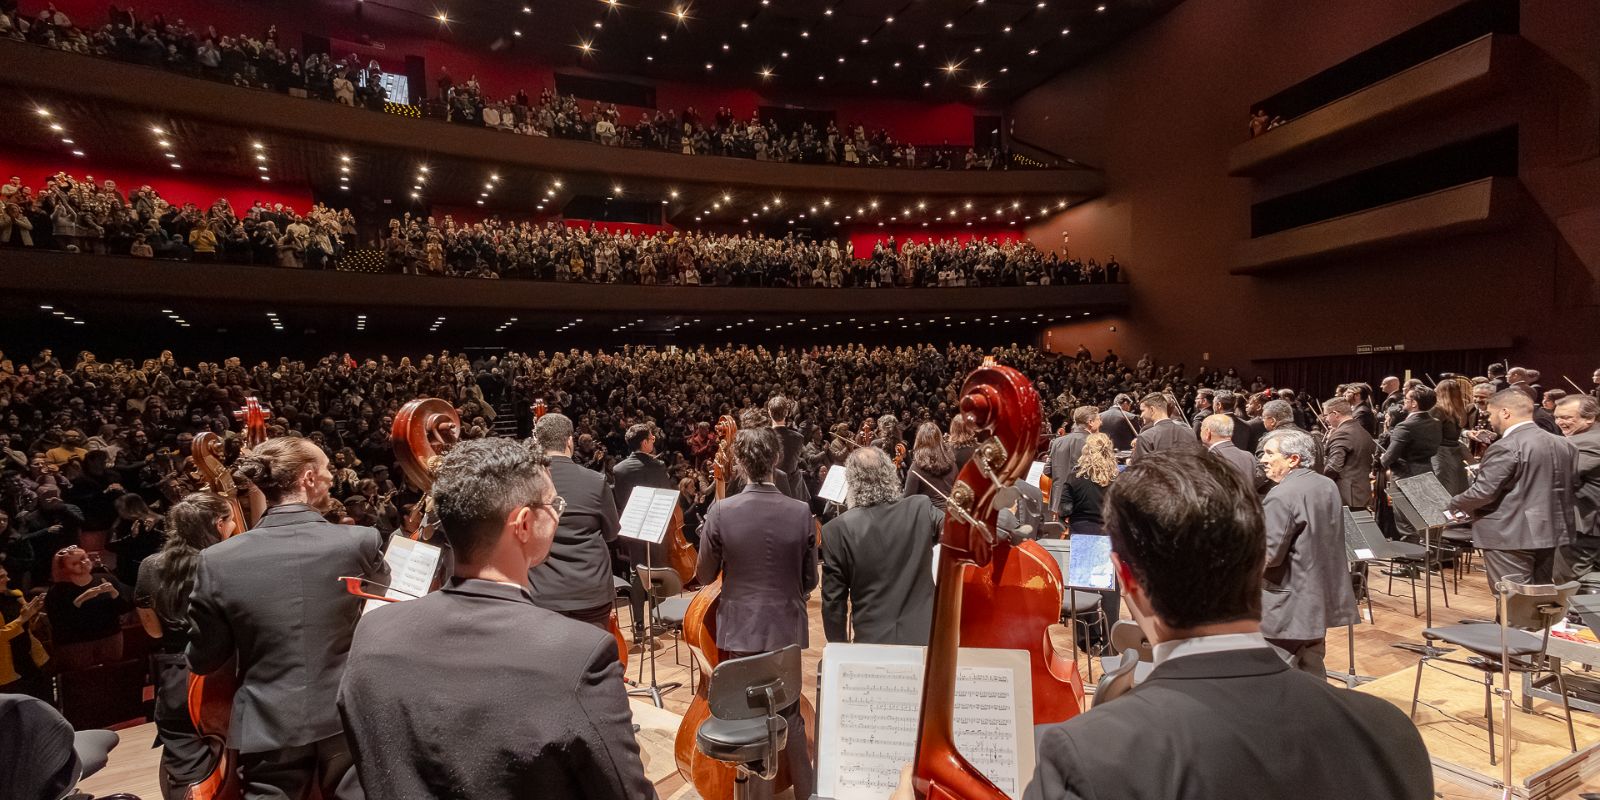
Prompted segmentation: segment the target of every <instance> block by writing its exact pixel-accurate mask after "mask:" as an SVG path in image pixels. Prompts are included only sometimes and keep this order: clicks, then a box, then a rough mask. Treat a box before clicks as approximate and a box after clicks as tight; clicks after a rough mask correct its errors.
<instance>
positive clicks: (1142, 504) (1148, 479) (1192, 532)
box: [1105, 450, 1266, 628]
mask: <svg viewBox="0 0 1600 800" xmlns="http://www.w3.org/2000/svg"><path fill="white" fill-rule="evenodd" d="M1105 528H1106V532H1107V533H1108V534H1110V535H1111V548H1112V550H1113V551H1114V552H1116V554H1117V557H1118V558H1120V559H1121V560H1122V563H1124V564H1126V565H1127V566H1128V569H1129V571H1131V572H1132V573H1133V575H1134V577H1135V578H1136V579H1137V580H1138V582H1139V585H1140V586H1142V587H1144V591H1145V593H1146V594H1147V595H1148V596H1149V597H1150V602H1151V605H1152V606H1153V607H1154V609H1155V612H1156V614H1158V615H1160V617H1161V619H1162V621H1163V622H1165V623H1166V624H1168V625H1170V626H1172V627H1174V628H1193V627H1196V626H1200V625H1212V624H1219V623H1225V622H1235V621H1238V620H1246V619H1260V618H1261V570H1262V565H1263V563H1264V562H1265V559H1266V530H1265V525H1264V523H1263V520H1262V514H1261V502H1260V501H1259V500H1257V499H1256V493H1255V490H1254V488H1253V487H1251V486H1249V485H1248V484H1246V483H1245V481H1244V478H1243V477H1241V476H1240V474H1239V472H1238V470H1236V469H1234V468H1233V467H1232V466H1231V465H1229V464H1228V462H1226V461H1223V460H1222V459H1221V458H1218V457H1217V456H1215V455H1212V454H1211V453H1208V452H1204V451H1190V450H1166V451H1162V452H1158V453H1151V454H1149V455H1146V456H1144V457H1142V458H1140V459H1139V460H1138V461H1136V462H1134V464H1133V465H1132V466H1130V467H1128V469H1127V471H1126V472H1124V473H1122V476H1121V477H1119V478H1117V480H1115V481H1114V482H1112V484H1111V489H1110V490H1109V491H1108V492H1107V493H1106V498H1105Z"/></svg>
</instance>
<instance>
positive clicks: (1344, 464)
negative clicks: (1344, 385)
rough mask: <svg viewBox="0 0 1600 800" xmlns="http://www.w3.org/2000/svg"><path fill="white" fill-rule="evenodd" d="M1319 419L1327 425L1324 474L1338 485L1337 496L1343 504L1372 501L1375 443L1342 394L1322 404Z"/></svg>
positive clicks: (1358, 505)
mask: <svg viewBox="0 0 1600 800" xmlns="http://www.w3.org/2000/svg"><path fill="white" fill-rule="evenodd" d="M1322 423H1323V424H1324V425H1326V426H1328V435H1327V436H1326V437H1325V438H1324V439H1323V440H1322V453H1323V456H1322V469H1323V474H1325V475H1327V476H1328V477H1330V478H1332V479H1333V482H1334V484H1335V485H1337V486H1338V487H1339V499H1340V500H1341V501H1343V502H1344V504H1345V505H1346V506H1349V507H1350V508H1366V507H1367V506H1368V505H1369V504H1370V503H1371V502H1372V459H1373V456H1374V455H1375V454H1376V453H1377V452H1378V443H1377V442H1376V441H1373V439H1372V434H1370V433H1367V429H1366V428H1363V427H1362V426H1361V422H1360V421H1359V420H1357V419H1356V417H1355V409H1353V408H1351V407H1350V401H1348V400H1345V399H1344V398H1340V397H1336V398H1334V399H1332V400H1329V401H1328V402H1326V403H1323V404H1322Z"/></svg>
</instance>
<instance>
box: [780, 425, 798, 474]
mask: <svg viewBox="0 0 1600 800" xmlns="http://www.w3.org/2000/svg"><path fill="white" fill-rule="evenodd" d="M772 430H773V431H774V432H775V433H777V434H778V441H779V442H781V443H782V444H783V455H781V456H779V457H778V469H781V470H783V471H784V472H785V473H788V474H789V475H793V476H799V475H800V449H801V448H803V447H805V446H806V437H805V436H804V435H802V434H801V433H800V432H799V431H797V430H795V429H794V428H791V427H789V426H788V425H774V426H772Z"/></svg>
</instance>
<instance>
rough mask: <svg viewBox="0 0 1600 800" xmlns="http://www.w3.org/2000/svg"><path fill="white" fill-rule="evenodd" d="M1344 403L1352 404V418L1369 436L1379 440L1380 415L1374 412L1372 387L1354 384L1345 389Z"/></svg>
mask: <svg viewBox="0 0 1600 800" xmlns="http://www.w3.org/2000/svg"><path fill="white" fill-rule="evenodd" d="M1344 401H1345V402H1346V403H1349V404H1350V416H1351V418H1352V419H1354V420H1355V421H1356V424H1357V425H1360V426H1361V428H1362V430H1365V431H1366V432H1367V435H1368V436H1371V437H1373V438H1374V439H1376V438H1377V436H1378V433H1379V432H1380V431H1381V430H1382V428H1381V427H1380V425H1379V423H1378V415H1377V414H1376V413H1374V412H1373V410H1372V387H1371V386H1368V385H1367V384H1365V383H1352V384H1350V385H1348V386H1346V387H1344Z"/></svg>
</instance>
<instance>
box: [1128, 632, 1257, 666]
mask: <svg viewBox="0 0 1600 800" xmlns="http://www.w3.org/2000/svg"><path fill="white" fill-rule="evenodd" d="M1270 646H1271V645H1268V644H1267V640H1266V637H1264V636H1262V635H1261V634H1260V633H1259V632H1257V633H1222V634H1217V635H1215V636H1196V637H1194V638H1192V639H1175V640H1173V641H1170V642H1158V643H1157V644H1156V645H1155V647H1154V648H1152V650H1151V654H1152V655H1154V656H1155V663H1156V666H1160V665H1161V663H1162V662H1164V661H1167V660H1169V659H1173V658H1183V657H1184V656H1198V655H1203V654H1205V653H1226V652H1231V651H1233V650H1254V649H1256V648H1259V647H1270Z"/></svg>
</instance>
